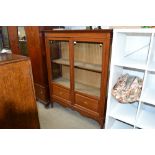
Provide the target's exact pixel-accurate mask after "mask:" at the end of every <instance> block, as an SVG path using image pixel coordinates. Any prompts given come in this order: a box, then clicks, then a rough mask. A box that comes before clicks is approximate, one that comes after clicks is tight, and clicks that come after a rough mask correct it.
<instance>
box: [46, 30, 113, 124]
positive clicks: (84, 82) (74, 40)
mask: <svg viewBox="0 0 155 155" xmlns="http://www.w3.org/2000/svg"><path fill="white" fill-rule="evenodd" d="M111 38H112V31H111V30H100V31H99V30H98V31H97V30H96V31H88V30H68V31H67V30H65V31H64V30H62V31H53V32H52V31H45V40H46V58H47V68H48V80H49V87H50V101H51V103H53V102H58V103H60V104H62V105H63V106H66V107H70V108H72V109H74V110H77V111H79V112H80V113H81V114H83V115H85V116H88V117H91V118H93V119H95V120H97V121H98V122H99V123H100V125H101V127H103V125H104V118H105V108H106V88H107V78H108V63H109V57H110V42H111Z"/></svg>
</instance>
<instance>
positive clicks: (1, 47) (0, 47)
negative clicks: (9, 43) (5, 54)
mask: <svg viewBox="0 0 155 155" xmlns="http://www.w3.org/2000/svg"><path fill="white" fill-rule="evenodd" d="M2 49H3V40H2V34H1V32H0V51H1V50H2Z"/></svg>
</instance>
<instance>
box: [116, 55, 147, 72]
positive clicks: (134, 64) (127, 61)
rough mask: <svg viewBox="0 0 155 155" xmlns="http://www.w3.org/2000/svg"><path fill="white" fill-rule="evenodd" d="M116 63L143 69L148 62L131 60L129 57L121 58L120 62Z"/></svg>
mask: <svg viewBox="0 0 155 155" xmlns="http://www.w3.org/2000/svg"><path fill="white" fill-rule="evenodd" d="M114 65H117V66H122V67H128V68H136V69H141V70H145V69H146V63H145V62H144V61H136V60H130V59H128V58H125V59H122V60H119V62H115V63H114Z"/></svg>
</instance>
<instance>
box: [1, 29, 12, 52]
mask: <svg viewBox="0 0 155 155" xmlns="http://www.w3.org/2000/svg"><path fill="white" fill-rule="evenodd" d="M3 48H4V49H10V44H9V36H8V29H7V26H1V28H0V51H1V50H2V49H3Z"/></svg>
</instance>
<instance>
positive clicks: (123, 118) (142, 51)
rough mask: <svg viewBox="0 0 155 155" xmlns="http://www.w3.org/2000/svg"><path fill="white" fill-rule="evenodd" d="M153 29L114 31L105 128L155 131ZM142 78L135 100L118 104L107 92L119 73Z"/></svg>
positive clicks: (154, 51) (154, 49) (154, 34)
mask: <svg viewBox="0 0 155 155" xmlns="http://www.w3.org/2000/svg"><path fill="white" fill-rule="evenodd" d="M154 62H155V29H116V30H114V37H113V45H112V59H111V69H110V71H111V72H110V81H109V92H108V103H107V113H106V128H108V129H112V128H114V129H150V128H155V97H154V92H155V87H154V85H155V65H154ZM125 73H128V74H130V75H134V76H138V77H140V78H141V79H143V87H142V92H141V96H140V98H139V100H138V101H137V102H134V103H132V104H129V103H126V104H121V103H119V102H118V101H117V100H116V99H114V98H113V96H112V95H111V90H112V88H113V86H114V85H115V83H116V81H117V79H118V77H120V76H121V75H122V74H125Z"/></svg>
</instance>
